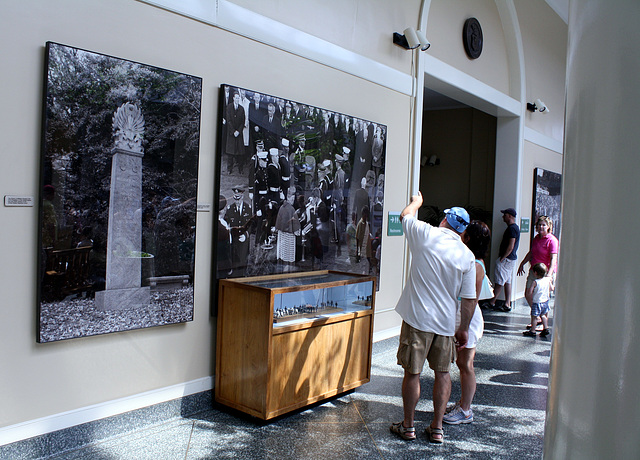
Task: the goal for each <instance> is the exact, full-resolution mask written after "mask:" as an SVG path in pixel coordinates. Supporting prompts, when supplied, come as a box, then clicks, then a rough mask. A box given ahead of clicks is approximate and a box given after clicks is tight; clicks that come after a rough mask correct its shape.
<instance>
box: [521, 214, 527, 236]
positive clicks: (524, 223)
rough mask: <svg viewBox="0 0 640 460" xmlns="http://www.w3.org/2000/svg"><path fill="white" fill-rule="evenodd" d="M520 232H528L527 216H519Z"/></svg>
mask: <svg viewBox="0 0 640 460" xmlns="http://www.w3.org/2000/svg"><path fill="white" fill-rule="evenodd" d="M520 233H529V218H528V217H521V218H520Z"/></svg>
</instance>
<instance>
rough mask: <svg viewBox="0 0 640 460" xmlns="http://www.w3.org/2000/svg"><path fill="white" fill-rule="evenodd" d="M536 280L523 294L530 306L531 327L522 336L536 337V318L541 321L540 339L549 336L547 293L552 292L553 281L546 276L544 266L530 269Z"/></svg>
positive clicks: (535, 266)
mask: <svg viewBox="0 0 640 460" xmlns="http://www.w3.org/2000/svg"><path fill="white" fill-rule="evenodd" d="M531 271H532V272H533V274H534V276H535V277H536V280H535V281H534V282H533V283H532V284H531V286H529V287H528V288H527V290H526V291H525V293H524V297H525V299H527V302H528V303H529V305H530V306H531V326H530V328H529V329H528V330H526V331H524V332H523V334H524V335H526V336H528V337H535V336H536V324H537V318H538V317H540V320H541V321H542V327H543V329H542V331H541V332H540V336H541V337H546V336H548V335H549V326H548V321H549V292H550V291H553V279H552V278H551V277H550V276H546V275H547V272H548V268H547V266H546V265H545V264H535V265H534V266H533V267H531Z"/></svg>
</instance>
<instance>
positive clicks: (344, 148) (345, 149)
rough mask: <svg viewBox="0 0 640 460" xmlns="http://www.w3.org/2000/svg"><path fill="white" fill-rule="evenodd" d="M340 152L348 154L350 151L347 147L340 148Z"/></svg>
mask: <svg viewBox="0 0 640 460" xmlns="http://www.w3.org/2000/svg"><path fill="white" fill-rule="evenodd" d="M342 151H343V152H344V153H346V154H349V152H351V149H350V148H349V147H342Z"/></svg>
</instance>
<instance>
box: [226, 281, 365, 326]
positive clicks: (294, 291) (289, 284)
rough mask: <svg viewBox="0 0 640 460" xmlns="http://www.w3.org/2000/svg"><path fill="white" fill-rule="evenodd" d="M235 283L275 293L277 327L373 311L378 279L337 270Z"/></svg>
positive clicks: (274, 304)
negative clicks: (376, 280)
mask: <svg viewBox="0 0 640 460" xmlns="http://www.w3.org/2000/svg"><path fill="white" fill-rule="evenodd" d="M234 281H237V282H241V283H244V284H247V285H249V286H254V287H257V288H263V289H268V290H271V291H272V292H273V322H274V326H285V325H290V324H294V323H296V322H305V321H309V320H310V319H314V318H317V319H320V318H326V317H330V316H335V315H341V314H344V313H352V312H356V311H361V310H369V309H371V307H372V304H373V296H374V293H375V278H374V277H369V276H365V275H358V274H352V273H343V272H334V271H322V272H309V273H305V274H295V275H290V276H287V277H273V276H269V277H256V278H245V279H239V280H234Z"/></svg>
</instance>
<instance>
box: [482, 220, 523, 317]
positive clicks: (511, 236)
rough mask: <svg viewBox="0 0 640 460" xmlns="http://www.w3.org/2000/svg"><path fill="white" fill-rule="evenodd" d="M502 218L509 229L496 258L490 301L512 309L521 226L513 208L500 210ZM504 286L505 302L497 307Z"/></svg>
mask: <svg viewBox="0 0 640 460" xmlns="http://www.w3.org/2000/svg"><path fill="white" fill-rule="evenodd" d="M500 212H501V213H502V220H503V221H504V223H505V224H507V229H506V230H505V231H504V234H503V235H502V241H501V242H500V251H499V253H498V260H496V268H495V274H494V282H495V287H494V291H493V292H494V295H493V298H492V299H491V300H490V301H489V306H490V307H491V308H493V309H498V310H500V311H504V312H507V311H511V278H512V277H513V269H514V268H515V265H516V260H517V259H518V254H517V252H518V245H519V244H520V227H518V226H517V225H516V211H515V209H513V208H507V209H503V210H502V211H500ZM503 286H504V304H503V305H502V306H500V307H496V299H497V298H498V296H499V295H500V293H501V292H502V287H503Z"/></svg>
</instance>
